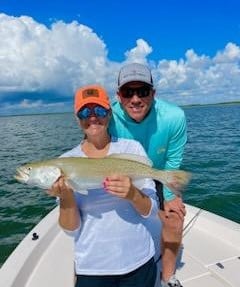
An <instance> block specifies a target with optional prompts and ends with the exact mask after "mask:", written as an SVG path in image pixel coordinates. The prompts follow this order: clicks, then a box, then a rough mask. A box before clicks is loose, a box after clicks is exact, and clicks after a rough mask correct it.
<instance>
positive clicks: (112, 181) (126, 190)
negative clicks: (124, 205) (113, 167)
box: [103, 175, 136, 201]
mask: <svg viewBox="0 0 240 287" xmlns="http://www.w3.org/2000/svg"><path fill="white" fill-rule="evenodd" d="M103 185H104V188H105V189H106V191H107V192H109V193H111V194H112V195H115V196H117V197H120V198H124V199H128V200H130V201H131V200H133V198H134V195H135V193H136V187H135V186H134V185H133V184H132V180H131V178H130V177H129V176H126V175H111V176H108V177H107V178H106V179H105V180H104V182H103Z"/></svg>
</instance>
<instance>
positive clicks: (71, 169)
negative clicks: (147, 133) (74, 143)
mask: <svg viewBox="0 0 240 287" xmlns="http://www.w3.org/2000/svg"><path fill="white" fill-rule="evenodd" d="M112 174H119V175H128V176H129V177H131V179H132V180H133V183H134V184H135V185H136V186H137V187H139V188H140V187H141V182H142V180H143V179H145V178H152V179H155V180H158V181H160V182H162V183H163V184H164V185H166V186H168V187H169V188H170V189H171V190H172V191H173V192H174V193H175V194H179V193H180V192H181V191H182V190H183V188H184V187H185V186H186V185H187V183H188V181H189V178H190V174H189V173H188V172H185V171H182V170H174V171H165V170H158V169H155V168H152V167H151V162H150V161H149V160H148V159H146V158H145V157H141V156H136V155H132V154H131V155H130V154H113V155H110V156H107V157H104V158H84V157H65V158H64V157H60V158H55V159H50V160H46V161H39V162H33V163H29V164H25V165H23V166H21V167H18V168H17V171H16V175H15V176H14V177H15V179H16V180H18V181H19V182H21V183H26V184H28V185H31V186H38V187H40V188H43V189H49V188H51V186H52V185H53V183H54V182H55V181H56V180H57V179H58V178H59V177H60V176H63V177H64V178H65V181H66V183H67V184H68V185H69V186H70V187H71V188H72V189H73V190H75V191H78V192H80V193H83V194H87V193H88V191H87V189H93V188H101V187H103V181H104V179H105V178H106V177H107V176H110V175H112Z"/></svg>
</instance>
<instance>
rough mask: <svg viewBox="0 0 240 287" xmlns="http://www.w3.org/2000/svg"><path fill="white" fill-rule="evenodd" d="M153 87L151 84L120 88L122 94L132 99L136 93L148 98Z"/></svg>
mask: <svg viewBox="0 0 240 287" xmlns="http://www.w3.org/2000/svg"><path fill="white" fill-rule="evenodd" d="M151 90H152V89H151V87H149V86H143V87H139V88H130V87H124V88H122V89H120V93H121V96H122V97H123V98H125V99H130V98H132V97H133V96H134V95H135V94H136V95H137V96H138V97H139V98H146V97H148V96H149V94H150V91H151Z"/></svg>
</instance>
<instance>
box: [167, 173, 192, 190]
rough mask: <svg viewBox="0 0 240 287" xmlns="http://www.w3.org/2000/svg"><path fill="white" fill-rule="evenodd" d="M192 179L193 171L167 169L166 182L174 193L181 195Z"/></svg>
mask: <svg viewBox="0 0 240 287" xmlns="http://www.w3.org/2000/svg"><path fill="white" fill-rule="evenodd" d="M190 179H191V173H189V172H186V171H183V170H175V171H173V170H168V171H165V179H164V184H165V185H166V186H167V187H169V188H170V189H171V190H172V192H173V193H175V194H176V195H179V194H181V193H182V192H183V190H184V188H185V187H186V186H187V184H188V183H189V181H190Z"/></svg>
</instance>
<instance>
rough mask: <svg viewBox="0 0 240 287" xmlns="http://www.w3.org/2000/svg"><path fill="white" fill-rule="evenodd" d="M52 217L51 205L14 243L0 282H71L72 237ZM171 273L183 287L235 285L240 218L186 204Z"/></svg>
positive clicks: (7, 286)
mask: <svg viewBox="0 0 240 287" xmlns="http://www.w3.org/2000/svg"><path fill="white" fill-rule="evenodd" d="M57 217H58V210H57V208H56V209H54V210H53V211H52V212H50V213H49V215H48V216H47V217H45V218H44V219H43V220H42V221H41V222H40V223H39V224H38V225H37V226H36V227H35V228H34V229H33V230H32V231H31V232H30V233H29V234H28V235H27V236H26V237H25V238H24V240H23V241H22V242H21V243H20V244H19V246H18V247H17V248H16V249H15V251H14V252H13V253H12V255H11V256H10V257H9V258H8V260H7V261H6V262H5V264H4V265H3V266H2V268H1V269H0V283H1V286H4V287H23V286H24V287H42V286H56V287H71V286H74V271H73V242H72V241H71V239H70V238H69V237H68V236H67V235H65V234H64V233H63V232H62V231H61V230H60V228H59V227H58V222H57ZM34 232H36V233H37V234H38V236H39V238H38V239H37V240H32V234H33V233H34ZM177 276H178V278H179V279H180V281H181V282H182V283H183V285H184V287H239V286H240V224H237V223H234V222H232V221H229V220H226V219H224V218H222V217H219V216H216V215H214V214H212V213H209V212H206V211H203V210H199V209H198V208H195V207H192V206H189V205H187V216H186V220H185V230H184V238H183V246H182V250H181V252H180V256H179V261H178V268H177ZM139 287H141V286H139Z"/></svg>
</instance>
